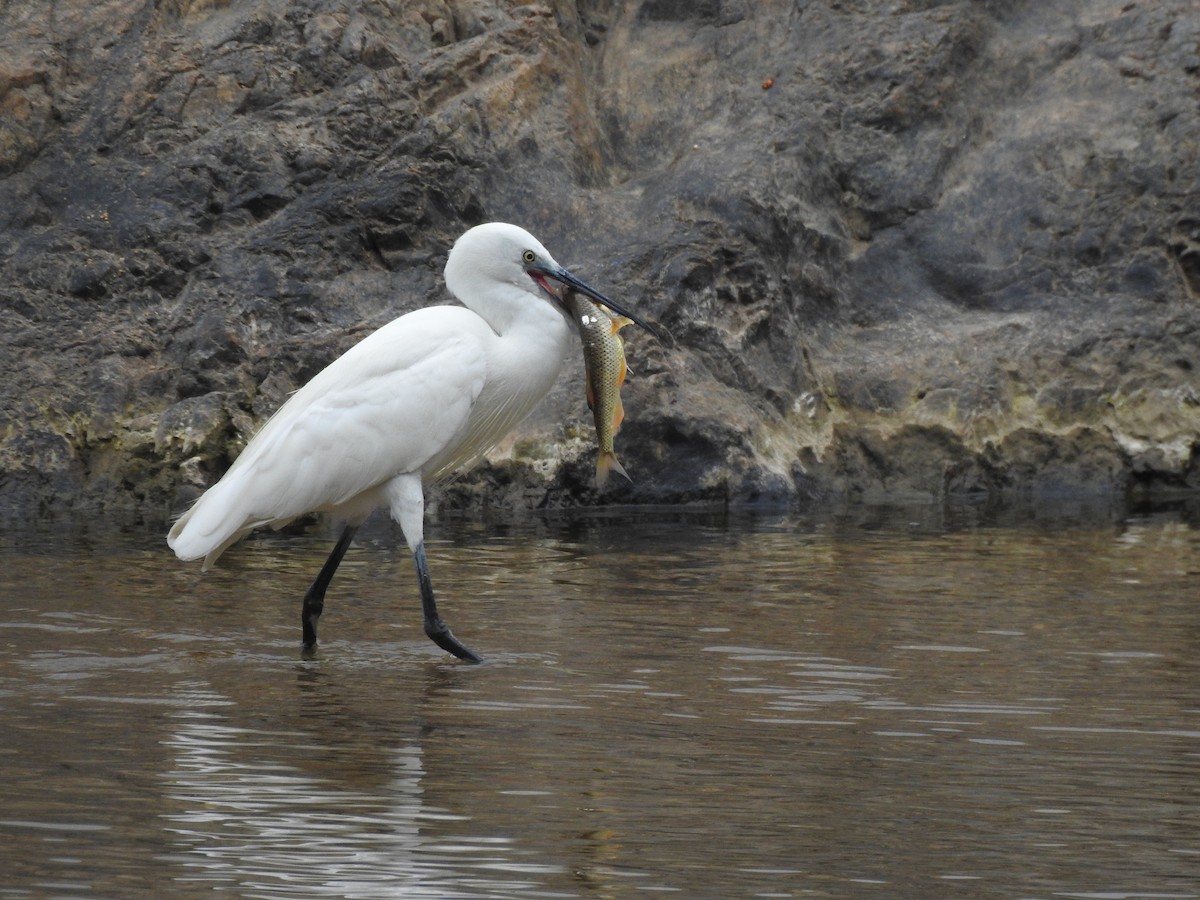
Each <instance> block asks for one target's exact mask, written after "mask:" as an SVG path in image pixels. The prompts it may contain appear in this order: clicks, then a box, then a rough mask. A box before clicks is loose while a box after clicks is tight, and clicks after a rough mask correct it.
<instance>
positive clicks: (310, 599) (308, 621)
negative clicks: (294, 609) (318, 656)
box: [300, 525, 358, 650]
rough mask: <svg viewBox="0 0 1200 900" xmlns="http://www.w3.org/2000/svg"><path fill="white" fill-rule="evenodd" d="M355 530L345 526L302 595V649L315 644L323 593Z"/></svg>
mask: <svg viewBox="0 0 1200 900" xmlns="http://www.w3.org/2000/svg"><path fill="white" fill-rule="evenodd" d="M357 530H358V526H356V525H347V526H346V528H345V530H344V531H342V536H341V537H340V538H338V542H337V543H336V544H334V545H333V550H332V551H331V552H330V554H329V559H327V560H325V565H323V566H321V571H320V572H318V573H317V577H316V578H315V579H314V580H313V583H312V584H311V585H310V586H309V588H308V591H307V592H305V594H304V608H303V610H302V611H301V613H300V627H301V628H303V629H304V649H306V650H312V648H313V647H315V646H316V644H317V619H319V618H321V612H322V611H323V610H324V609H325V591H326V590H328V589H329V582H331V581H333V573H334V572H336V571H337V567H338V566H339V565H340V564H341V562H342V557H343V556H345V555H346V550H347V548H349V546H350V541H352V540H353V539H354V532H355V531H357Z"/></svg>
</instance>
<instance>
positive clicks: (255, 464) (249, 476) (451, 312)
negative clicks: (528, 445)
mask: <svg viewBox="0 0 1200 900" xmlns="http://www.w3.org/2000/svg"><path fill="white" fill-rule="evenodd" d="M491 337H493V335H492V332H491V331H490V329H488V328H487V326H486V324H484V323H483V321H482V320H481V319H479V318H478V317H477V316H475V315H474V314H473V313H471V312H469V311H468V310H465V309H461V308H459V307H450V306H443V307H431V308H428V309H424V310H418V311H416V312H413V313H409V314H408V315H405V316H402V317H400V318H399V319H396V320H394V321H392V322H391V323H389V324H387V325H385V326H383V327H382V328H380V329H379V330H378V331H376V332H374V333H373V334H371V335H369V336H368V337H366V338H364V339H363V340H362V341H361V342H360V343H358V344H357V345H355V346H354V347H352V348H351V349H350V350H348V351H347V352H346V353H345V354H344V355H342V356H341V357H339V358H338V359H336V360H335V361H334V362H333V363H331V364H330V365H329V366H328V367H327V368H326V369H324V370H323V371H321V372H320V373H319V374H317V375H316V376H315V377H314V378H313V379H312V380H311V381H310V382H309V383H308V384H306V385H305V386H304V387H302V388H301V389H300V390H299V391H297V392H296V393H295V394H293V395H292V397H291V398H289V399H288V401H287V402H286V403H285V404H284V405H283V406H282V407H280V409H279V411H278V412H276V413H275V415H274V416H272V417H271V419H270V420H269V421H268V422H267V423H266V425H264V426H263V428H262V429H261V430H260V431H259V432H258V434H256V435H255V436H254V438H253V439H252V440H251V441H250V443H249V444H247V445H246V449H245V450H243V451H242V454H241V455H240V456H239V457H238V459H237V460H236V461H235V462H234V464H233V466H231V467H230V469H229V471H228V472H227V473H226V474H225V477H224V478H222V479H221V481H220V482H219V483H218V484H217V485H215V486H214V487H213V488H211V489H210V490H209V491H208V492H206V493H205V494H204V496H202V497H201V498H200V500H199V501H197V503H196V504H195V506H193V507H192V508H191V509H190V510H189V511H188V512H187V513H185V514H184V516H183V517H182V518H181V519H180V520H179V521H178V522H177V523H176V524H175V527H174V528H173V529H172V530H171V535H170V539H169V540H170V543H171V546H172V547H173V548H174V549H175V551H176V553H177V554H178V555H179V556H180V557H182V558H185V559H195V558H198V557H200V556H208V557H209V560H208V562H211V561H212V559H214V558H215V554H219V552H220V551H221V550H222V549H224V547H226V546H228V545H229V544H230V543H232V542H233V541H235V540H236V539H237V538H238V537H240V536H241V535H242V534H244V533H245V532H246V531H248V530H250V529H252V528H254V527H256V526H258V525H264V524H283V523H286V522H288V521H290V520H292V519H294V518H296V517H297V516H300V515H303V514H304V513H306V512H311V511H315V510H324V509H337V508H339V507H346V508H347V509H348V510H349V511H350V512H351V513H354V512H359V511H360V510H359V508H358V507H356V506H355V505H354V501H355V499H356V498H360V495H362V494H364V493H365V492H369V491H372V490H373V489H375V488H377V487H379V486H380V485H382V484H384V483H385V482H387V481H388V480H390V479H391V478H393V477H395V476H396V475H399V474H401V473H404V472H419V471H421V470H422V469H423V468H424V466H425V465H426V464H427V463H428V462H429V461H430V459H433V458H435V457H438V456H443V455H444V454H445V451H446V448H448V447H453V446H454V445H455V443H456V442H457V441H459V440H461V437H462V435H463V433H464V431H465V429H466V427H467V423H468V420H469V419H470V415H471V410H472V407H473V406H474V404H475V402H476V401H477V399H478V398H479V395H480V392H481V391H482V390H483V386H484V384H485V381H486V378H487V352H486V343H485V342H486V341H487V340H489V339H490V338H491ZM371 505H373V503H368V504H367V506H366V509H361V513H362V514H364V515H365V513H366V512H367V511H369V508H370V506H371Z"/></svg>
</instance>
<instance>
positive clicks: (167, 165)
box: [0, 0, 1200, 516]
mask: <svg viewBox="0 0 1200 900" xmlns="http://www.w3.org/2000/svg"><path fill="white" fill-rule="evenodd" d="M1198 47H1200V18H1198V17H1197V15H1196V13H1195V11H1194V9H1193V7H1192V4H1190V3H1188V2H1186V0H1173V2H1172V0H1165V2H1160V3H1153V4H1150V3H1141V2H1137V3H1124V4H1118V3H1114V4H1096V3H1092V2H1088V0H1066V2H1061V3H1053V4H1024V3H991V4H980V3H975V2H969V0H951V2H944V3H938V4H929V3H917V2H911V3H910V2H899V3H892V4H887V5H883V6H881V5H879V4H867V3H857V2H838V3H833V2H804V3H782V2H764V3H747V2H743V0H712V2H675V0H642V2H638V3H631V4H624V5H618V4H610V3H601V2H582V0H578V2H556V3H548V4H542V3H516V2H513V3H499V4H496V3H493V2H482V0H419V2H413V3H403V4H396V3H383V2H380V3H374V2H369V3H346V2H343V0H301V2H296V3H289V4H277V3H271V2H267V0H232V2H219V3H214V2H207V0H170V2H166V3H158V4H146V3H144V2H141V0H106V2H104V3H101V4H95V3H85V2H82V0H78V2H75V0H66V2H59V3H55V4H40V5H39V4H8V5H6V6H4V7H3V9H0V325H2V326H3V327H2V328H0V353H2V354H3V361H4V368H5V371H6V373H7V375H8V377H7V378H6V380H5V382H4V384H3V386H2V387H0V507H3V508H4V509H9V510H18V511H29V510H38V509H43V508H63V507H83V506H89V507H105V508H117V507H121V508H128V509H135V510H141V511H143V512H144V513H145V514H147V515H150V516H163V515H165V514H166V513H167V512H168V511H170V510H171V509H173V508H176V509H177V508H178V506H179V505H180V504H182V503H183V502H185V501H186V500H187V499H188V498H189V497H191V496H194V494H195V493H196V492H197V491H198V490H200V489H201V488H202V487H203V486H204V484H206V483H209V482H211V481H212V480H213V479H214V478H216V477H218V476H219V474H220V472H221V471H223V469H224V468H225V467H226V466H227V465H228V464H229V461H230V460H231V459H232V458H234V456H235V455H236V453H237V451H238V449H239V448H240V447H241V446H242V445H243V443H244V441H245V440H246V439H247V437H248V435H249V434H250V433H252V431H253V430H254V428H255V427H256V426H257V424H258V423H260V422H261V421H262V420H263V419H264V418H265V417H266V416H267V415H268V414H269V413H270V411H271V410H272V409H274V408H275V407H276V406H277V405H278V404H279V403H280V402H281V401H282V400H283V399H284V398H285V397H286V395H287V393H288V392H289V391H291V390H294V389H295V387H296V386H298V385H299V384H301V383H303V381H304V380H306V379H307V378H309V377H311V376H312V375H313V374H315V373H316V372H317V371H318V370H319V369H320V368H321V367H322V366H323V365H325V364H327V363H328V362H329V361H330V360H332V359H333V358H335V357H336V356H337V355H338V354H339V353H340V352H342V351H344V350H345V349H346V348H347V347H349V346H350V345H351V344H352V343H353V342H354V341H355V340H357V339H359V338H361V337H362V336H363V335H365V334H366V333H368V332H369V330H371V329H372V328H375V327H377V326H379V325H380V324H382V323H384V322H386V321H387V320H389V319H390V318H392V317H394V316H395V315H397V314H399V313H402V312H404V311H406V310H408V309H412V308H415V307H417V306H422V305H427V304H429V303H434V302H444V301H445V300H446V295H445V293H444V289H443V288H442V286H441V284H440V270H441V266H442V264H443V262H444V259H445V254H446V252H447V250H448V248H449V246H450V244H451V243H452V241H453V240H454V238H455V237H456V236H457V235H458V234H459V233H461V232H462V231H463V230H464V229H465V228H466V227H468V226H469V225H472V224H475V223H476V222H479V221H484V220H488V219H505V220H509V221H515V222H518V223H519V224H522V225H525V226H526V227H528V228H529V229H530V230H531V231H533V232H534V233H535V234H537V235H538V236H539V237H541V238H542V239H543V241H544V242H545V243H546V244H547V246H549V247H550V248H551V249H552V250H553V251H554V252H555V254H556V256H557V257H558V258H559V259H560V260H561V261H562V262H564V263H566V264H568V265H570V266H572V267H573V268H576V269H578V270H579V271H580V273H581V274H582V275H584V276H585V277H587V278H588V279H589V280H592V281H594V282H595V283H597V284H598V285H600V286H602V287H604V288H605V289H608V290H609V291H611V292H612V293H613V294H614V295H616V296H619V297H621V298H622V299H624V300H626V301H627V302H628V303H629V304H630V305H631V306H633V307H635V308H636V309H637V310H639V311H640V312H642V313H644V314H645V315H647V316H649V317H651V318H655V319H657V320H658V321H659V322H661V323H662V325H663V326H664V329H665V330H666V331H668V332H669V333H670V335H671V336H672V340H670V341H668V342H666V343H663V344H661V345H660V344H656V343H654V342H652V341H650V340H648V339H646V338H645V337H644V336H633V337H631V338H630V340H629V355H630V360H631V364H632V366H633V369H634V372H635V375H634V377H633V378H632V380H631V382H630V384H629V386H628V387H627V389H626V407H627V410H628V418H627V422H626V425H625V427H624V429H623V430H622V432H621V434H620V435H619V437H618V452H619V453H620V455H621V457H622V459H623V460H624V461H625V464H626V466H627V468H628V469H629V471H630V472H631V474H632V475H633V476H634V478H635V483H634V484H632V485H627V484H623V483H617V482H614V483H613V484H612V485H611V486H610V487H609V488H608V489H606V491H605V492H603V493H597V492H596V490H595V488H594V486H593V485H592V481H591V478H592V471H593V468H592V467H593V459H594V457H593V454H594V444H593V443H592V438H591V432H590V418H589V416H588V414H587V411H586V409H585V408H584V406H583V402H582V388H581V383H580V371H579V369H580V366H579V364H578V363H576V364H575V367H574V369H573V370H572V373H571V375H570V376H569V377H568V378H567V379H565V380H564V382H563V384H562V385H560V386H559V387H558V388H557V389H556V390H555V392H554V393H553V394H552V395H551V398H550V399H549V401H548V402H547V403H546V404H544V405H543V406H542V407H541V408H540V409H539V411H538V412H537V413H535V416H534V418H533V420H532V421H531V422H530V423H529V424H528V425H527V427H526V428H524V429H523V430H522V432H521V433H520V434H519V435H517V436H516V437H514V439H513V440H511V441H509V442H507V443H506V444H504V445H503V446H502V447H500V448H497V450H496V451H495V452H494V453H493V454H491V455H490V457H489V459H488V461H486V462H485V464H484V465H483V466H482V467H480V468H479V469H478V470H476V472H475V473H473V474H472V475H470V476H464V477H463V478H461V479H459V480H457V481H456V482H455V483H454V484H453V485H451V486H450V487H448V488H447V489H445V490H444V491H443V492H442V494H441V495H440V496H439V498H438V499H439V501H440V503H441V505H442V506H443V507H453V506H467V505H470V506H475V505H479V504H490V505H496V506H528V507H538V506H543V507H544V506H558V505H573V504H579V503H597V502H670V501H700V502H719V503H746V504H752V503H777V502H793V501H794V502H798V503H801V504H804V503H813V502H821V503H823V502H827V501H828V500H829V499H830V498H836V497H871V498H879V497H881V496H896V495H904V496H912V495H918V496H937V497H946V496H954V495H973V494H989V495H994V496H1008V495H1022V496H1023V495H1028V494H1033V493H1064V492H1071V493H1094V494H1099V495H1124V494H1125V493H1127V492H1130V491H1136V492H1138V493H1143V492H1147V491H1148V492H1153V491H1154V490H1156V489H1158V488H1164V489H1171V490H1194V489H1196V488H1198V487H1200V464H1198V463H1197V459H1198V458H1200V451H1198V447H1200V438H1198V437H1197V435H1198V434H1200V387H1197V380H1196V374H1195V373H1196V366H1197V364H1198V358H1197V357H1198V355H1200V353H1198V350H1200V309H1198V306H1197V295H1198V294H1200V218H1197V214H1196V210H1197V208H1198V205H1200V203H1198V200H1200V190H1198V188H1200V184H1198V181H1200V169H1198V168H1197V166H1196V164H1195V161H1196V159H1197V158H1200V113H1198V111H1197V106H1196V102H1195V98H1196V96H1197V91H1198V90H1200V50H1198Z"/></svg>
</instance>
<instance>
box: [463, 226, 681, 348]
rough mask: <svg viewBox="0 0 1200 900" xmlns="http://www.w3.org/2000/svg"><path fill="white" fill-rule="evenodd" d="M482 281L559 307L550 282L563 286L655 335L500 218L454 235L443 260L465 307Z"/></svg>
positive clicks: (538, 243) (558, 300)
mask: <svg viewBox="0 0 1200 900" xmlns="http://www.w3.org/2000/svg"><path fill="white" fill-rule="evenodd" d="M482 282H488V283H491V284H492V285H495V284H496V283H497V282H499V283H501V284H510V285H513V286H515V287H517V288H520V289H521V290H524V291H527V292H529V293H531V294H533V295H535V296H537V297H539V298H542V299H547V300H550V301H551V302H553V303H554V304H556V305H558V306H560V307H561V304H562V298H561V294H560V292H559V291H557V290H555V288H554V285H553V284H552V282H557V283H558V284H561V285H565V286H569V287H571V288H574V289H575V290H577V291H579V292H580V293H581V294H584V295H586V296H588V297H591V298H592V300H594V301H596V302H597V303H601V304H603V305H604V306H606V307H608V308H609V309H610V310H612V311H613V312H614V313H616V314H617V315H621V316H625V317H626V318H628V319H629V320H630V321H631V322H633V323H634V324H636V325H639V326H640V327H642V328H644V329H645V330H646V331H648V332H650V334H652V335H654V336H655V337H658V332H656V331H655V330H654V329H653V328H652V327H651V326H650V325H648V324H647V323H646V322H644V321H643V320H642V319H640V318H639V317H637V316H635V315H634V314H633V313H631V312H629V311H628V310H627V309H625V308H624V307H622V306H619V305H617V304H616V303H614V302H613V301H612V300H610V299H608V297H606V296H604V295H603V294H602V293H600V292H599V291H597V290H596V289H595V288H593V287H591V286H590V285H589V284H587V283H586V282H584V281H583V280H582V279H580V278H577V277H576V276H575V275H572V274H571V273H570V272H569V271H567V270H566V269H565V268H563V267H562V266H560V265H559V264H558V263H557V262H555V260H554V257H552V256H551V255H550V252H549V251H548V250H547V249H546V248H545V247H543V246H542V244H541V242H539V241H538V239H537V238H535V237H534V236H533V235H531V234H530V233H529V232H528V231H526V230H525V229H524V228H518V227H517V226H516V225H507V224H505V223H503V222H489V223H487V224H486V225H476V226H475V227H474V228H472V229H470V230H469V231H467V232H466V233H465V234H463V236H462V237H460V238H459V239H458V240H457V241H456V242H455V244H454V247H453V248H452V249H451V250H450V257H449V259H447V260H446V286H447V287H448V288H449V289H450V291H451V293H453V294H454V295H455V296H456V297H458V298H459V299H460V300H462V301H463V302H464V303H466V304H467V305H468V306H469V305H471V297H472V296H478V295H479V293H480V291H481V289H485V288H486V285H484V284H482Z"/></svg>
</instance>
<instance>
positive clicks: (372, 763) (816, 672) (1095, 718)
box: [0, 509, 1200, 897]
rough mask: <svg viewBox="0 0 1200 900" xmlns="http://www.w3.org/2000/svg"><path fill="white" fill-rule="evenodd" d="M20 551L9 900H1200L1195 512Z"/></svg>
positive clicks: (689, 524)
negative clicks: (931, 899) (201, 568)
mask: <svg viewBox="0 0 1200 900" xmlns="http://www.w3.org/2000/svg"><path fill="white" fill-rule="evenodd" d="M951 518H952V517H951ZM43 538H44V543H39V541H42V539H43ZM6 540H7V541H9V543H7V545H5V546H3V547H0V555H2V556H3V563H4V564H3V566H0V590H2V591H3V593H2V596H3V598H4V600H3V604H2V605H0V642H2V643H3V647H4V649H5V650H6V652H5V653H4V654H3V655H2V656H0V704H2V705H3V715H4V726H5V727H4V730H3V736H2V737H0V759H2V760H3V761H4V764H5V769H6V780H5V786H4V788H3V804H2V811H0V839H2V840H0V869H2V870H3V871H4V872H5V875H6V878H5V880H4V882H3V883H2V884H0V897H31V896H61V897H68V896H81V895H84V894H87V895H89V896H96V895H102V896H135V895H158V896H183V897H186V896H192V895H197V896H199V895H202V894H203V895H208V894H209V893H211V892H213V891H221V892H225V893H230V894H233V895H236V896H244V897H279V896H287V897H302V896H338V897H395V896H406V897H407V896H413V897H423V896H431V897H581V896H600V897H623V896H630V895H633V894H650V895H660V894H662V895H665V894H671V893H676V894H682V895H684V896H811V895H817V896H835V897H857V896H863V895H864V894H868V893H869V894H871V895H874V896H944V895H946V894H947V893H950V892H954V893H956V894H966V895H968V896H987V895H997V896H1022V897H1049V896H1092V897H1099V896H1197V895H1198V894H1200V892H1198V891H1197V890H1196V888H1195V886H1194V885H1195V883H1196V882H1195V873H1196V871H1197V865H1200V845H1198V844H1197V842H1196V835H1197V834H1200V801H1197V798H1196V794H1195V784H1196V778H1197V776H1198V775H1200V715H1198V713H1197V710H1200V662H1198V661H1197V658H1196V654H1195V647H1196V639H1197V636H1198V634H1197V632H1198V629H1197V622H1198V619H1200V615H1198V614H1197V611H1196V607H1195V599H1196V588H1197V586H1198V585H1200V532H1198V531H1197V529H1196V528H1195V526H1194V525H1193V524H1192V523H1191V522H1190V520H1189V519H1188V518H1187V517H1186V516H1183V515H1179V514H1168V515H1165V516H1155V517H1141V518H1135V519H1131V520H1124V521H1111V520H1109V519H1107V518H1105V519H1102V521H1101V523H1100V524H1099V525H1098V526H1090V527H1085V526H1084V525H1082V524H1081V523H1080V522H1079V521H1078V520H1077V519H1071V518H1070V517H1063V516H1061V515H1059V516H1055V515H1047V514H1043V515H1042V516H1040V517H1038V518H1035V519H1033V520H1028V521H1027V522H1026V523H1025V525H1023V526H1022V527H1019V528H1018V527H1012V526H1011V525H1008V524H1006V525H1003V526H995V525H986V524H983V525H981V523H979V522H977V521H969V522H956V521H950V522H948V521H947V514H946V513H945V512H938V513H933V514H931V513H930V511H927V510H922V509H915V510H914V509H902V510H893V511H890V512H883V513H881V512H879V511H855V513H854V515H853V516H852V517H850V518H838V519H829V520H823V521H804V520H797V519H793V518H786V517H777V518H759V519H755V520H752V521H746V522H738V523H734V524H733V525H732V526H731V525H730V523H729V522H728V521H725V520H723V519H720V518H719V517H706V516H701V517H690V516H686V515H682V514H676V513H670V514H666V513H664V514H661V515H659V516H657V517H652V518H648V519H643V520H635V521H622V520H620V519H617V520H613V519H611V518H606V517H603V516H600V517H594V518H581V519H571V520H565V521H562V522H555V521H553V520H542V521H538V522H533V523H525V524H516V525H514V524H511V523H510V524H508V525H506V526H504V527H500V528H497V529H493V528H492V527H490V525H489V526H487V527H485V526H484V525H482V524H478V523H452V524H450V525H446V526H443V527H441V528H434V529H431V534H430V537H429V540H430V544H431V559H433V560H434V563H433V564H434V566H435V568H436V572H435V578H436V579H437V581H438V583H439V586H440V587H441V590H442V593H443V596H444V598H445V599H444V604H445V610H444V611H445V612H446V614H447V616H448V618H449V619H450V621H451V622H453V623H454V624H455V626H456V629H457V630H459V631H460V632H461V633H462V635H463V637H464V640H467V641H468V642H469V643H472V645H473V646H475V645H477V646H479V647H480V649H482V650H483V651H484V652H485V653H486V654H487V655H488V656H489V659H490V661H491V662H490V664H489V665H487V666H483V667H467V666H461V665H458V664H456V663H453V662H449V661H448V660H446V659H445V658H443V656H442V655H441V654H439V653H438V652H437V650H436V648H433V647H432V645H430V644H429V643H428V642H427V641H426V640H425V639H424V635H423V634H422V632H421V627H420V617H419V613H418V609H417V602H416V598H415V596H413V592H412V591H411V584H410V581H411V563H410V561H409V559H408V557H407V555H406V554H405V553H404V552H403V551H402V550H399V549H397V546H396V543H397V542H396V540H395V535H394V534H392V533H391V531H390V529H389V527H388V526H386V525H385V524H381V525H378V526H376V527H375V529H374V530H371V529H368V530H366V531H365V532H364V535H363V541H362V543H361V545H360V546H359V547H357V548H355V549H354V550H353V551H352V552H351V554H350V555H349V557H348V558H347V561H346V564H345V568H344V571H343V572H341V573H339V577H338V581H337V582H335V585H334V589H333V591H332V592H331V596H330V603H329V607H328V608H327V613H326V618H325V620H323V623H322V624H323V629H324V631H323V637H324V643H323V644H322V647H321V650H320V653H319V654H318V656H317V658H316V659H313V660H302V659H300V657H299V654H298V652H297V646H296V640H297V636H296V634H295V630H296V629H295V619H296V604H297V602H298V600H297V598H298V596H299V591H301V590H302V589H303V586H304V584H305V582H306V581H307V578H308V577H309V576H310V575H311V572H312V571H313V570H314V569H315V568H316V567H317V566H319V564H320V562H321V560H322V558H323V556H324V553H325V551H326V549H327V542H326V541H325V540H324V539H323V538H322V537H321V536H320V535H313V536H311V537H309V536H300V537H292V538H281V537H269V538H266V539H263V540H259V541H254V542H252V543H250V544H249V545H247V546H246V547H245V548H244V549H242V550H239V551H238V552H237V553H235V554H231V557H230V561H229V565H228V566H227V567H225V569H224V570H221V571H218V572H217V573H216V574H214V575H211V576H205V577H200V576H199V575H198V574H197V573H196V572H194V571H191V570H187V569H184V568H181V567H180V566H178V564H176V563H175V562H174V560H173V559H171V558H170V557H168V556H167V555H166V553H165V552H163V550H162V549H161V548H160V546H159V541H158V536H157V535H151V536H143V535H142V534H141V533H140V532H133V533H130V534H124V535H122V534H119V533H115V534H112V533H109V534H103V533H98V534H93V535H90V536H89V537H88V538H87V539H86V540H80V541H78V542H75V543H73V542H72V540H68V539H64V537H63V535H62V534H61V533H54V534H52V533H44V534H42V535H41V536H39V535H38V534H37V533H36V532H35V533H33V534H32V535H31V536H30V539H29V540H28V541H27V542H25V543H21V542H18V541H14V540H13V539H12V538H11V536H10V537H9V538H6Z"/></svg>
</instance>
